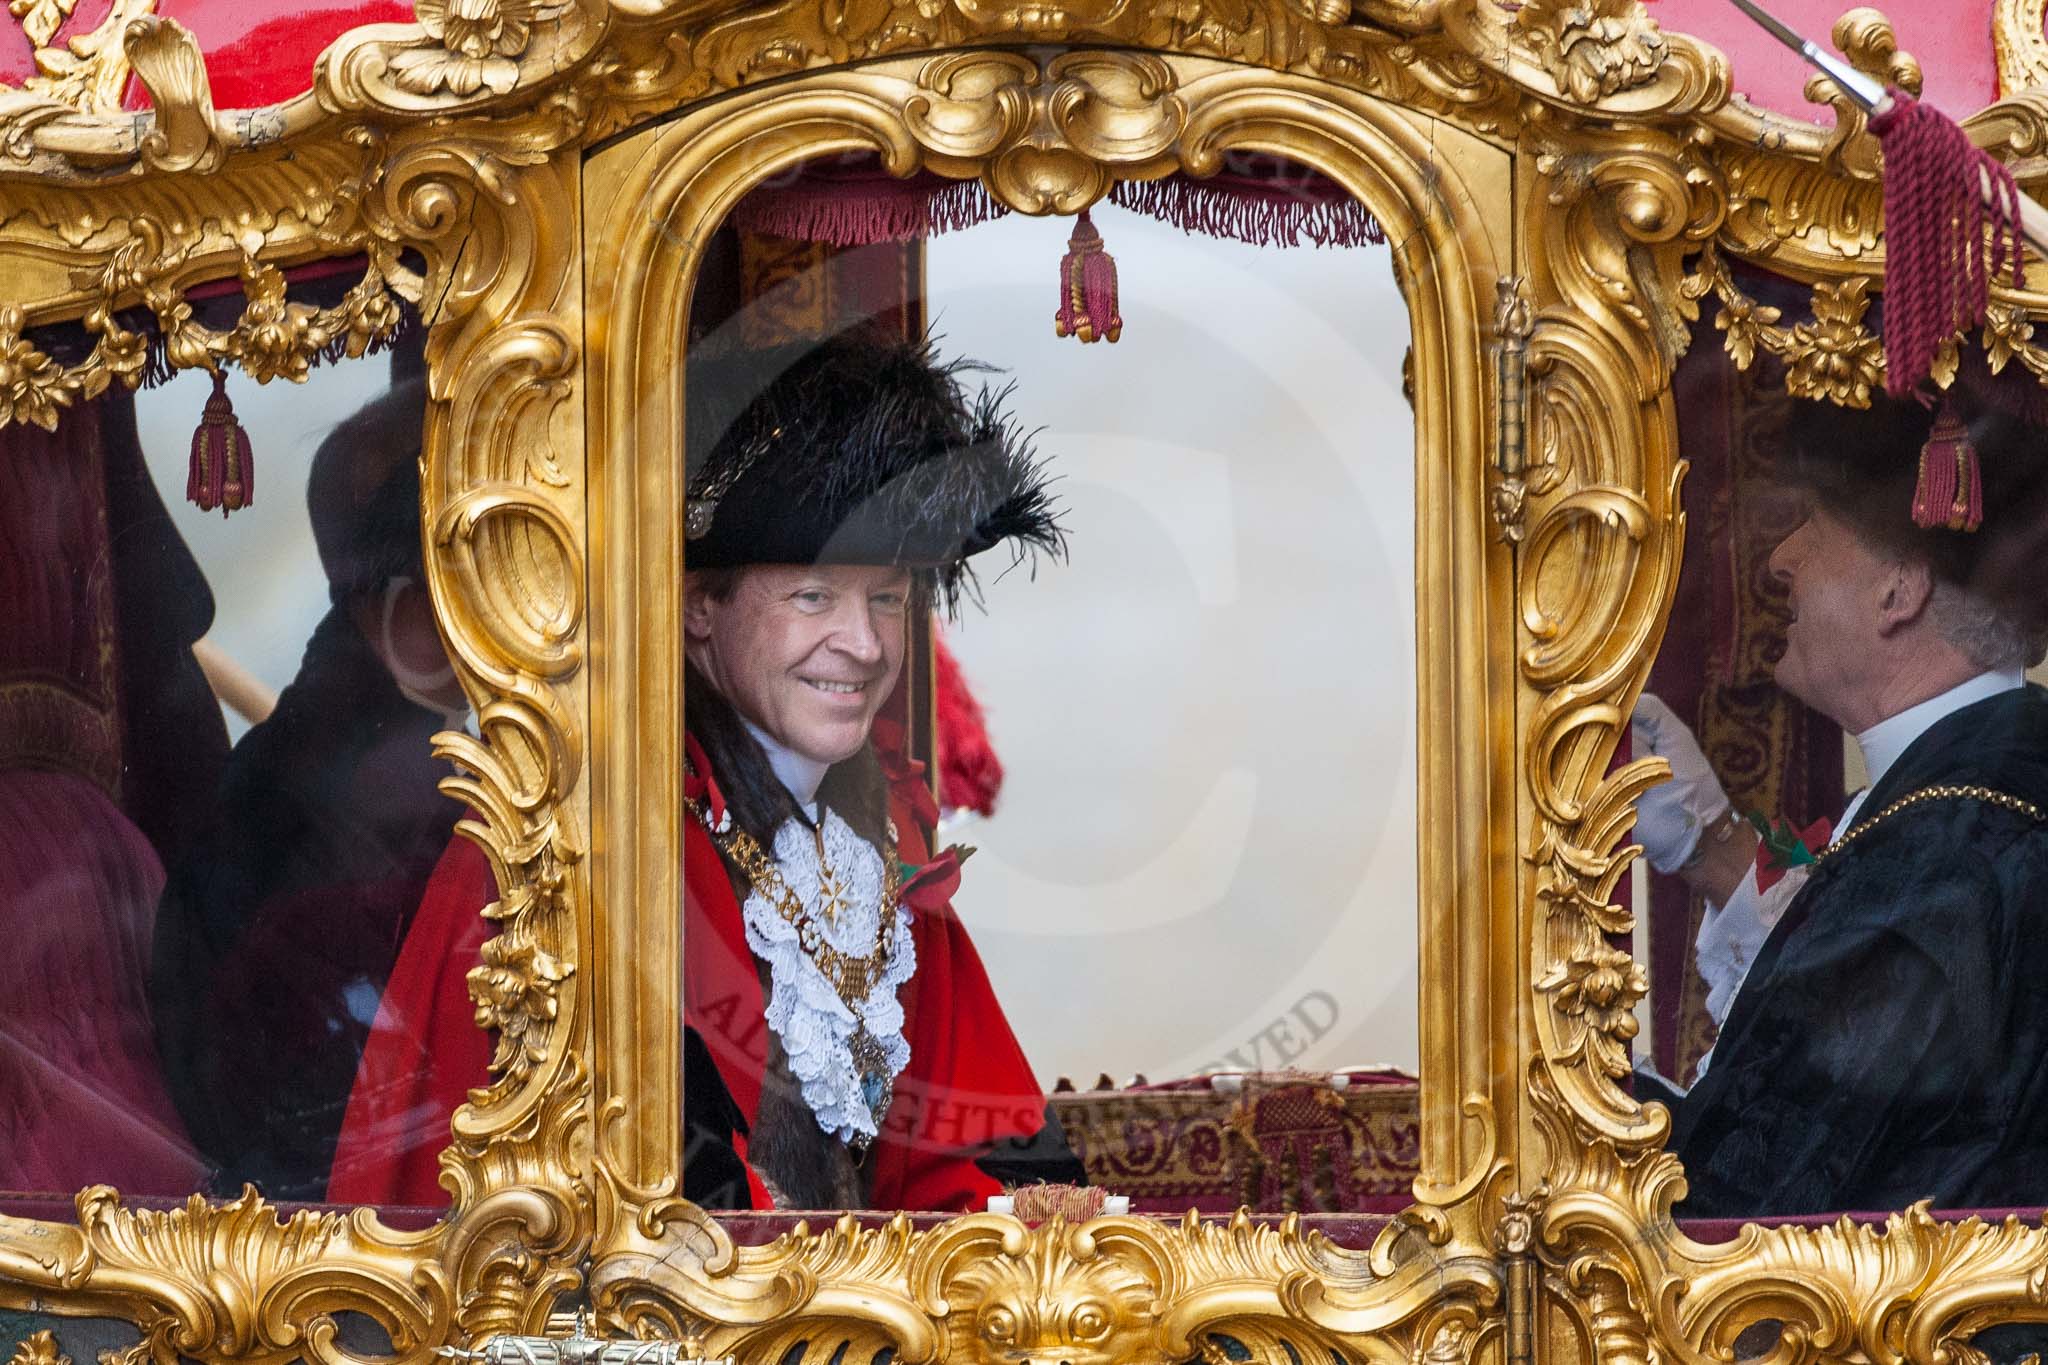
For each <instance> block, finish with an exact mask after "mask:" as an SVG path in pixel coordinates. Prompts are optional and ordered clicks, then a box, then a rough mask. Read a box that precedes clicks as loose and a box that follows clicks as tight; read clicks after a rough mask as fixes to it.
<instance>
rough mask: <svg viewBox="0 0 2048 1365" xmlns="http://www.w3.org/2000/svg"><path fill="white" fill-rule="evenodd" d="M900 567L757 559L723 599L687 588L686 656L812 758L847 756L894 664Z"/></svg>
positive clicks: (904, 575) (757, 720)
mask: <svg viewBox="0 0 2048 1365" xmlns="http://www.w3.org/2000/svg"><path fill="white" fill-rule="evenodd" d="M909 605H910V571H909V570H908V569H899V568H891V567H887V566H876V565H859V564H820V565H814V566H809V567H805V566H800V565H786V564H762V565H754V566H751V567H749V568H745V569H741V570H740V571H739V574H738V577H737V580H736V581H735V583H734V585H733V591H732V593H731V595H730V596H728V597H727V598H725V599H724V600H723V601H721V600H719V599H717V598H716V597H714V596H712V595H711V594H710V593H709V592H708V591H703V590H700V589H697V588H692V589H691V590H690V591H689V592H688V593H687V595H686V599H685V606H684V619H683V626H684V633H685V634H686V636H687V637H688V640H689V649H690V660H691V662H692V663H694V664H695V665H696V666H697V668H698V669H699V670H700V671H701V672H702V673H703V674H704V675H705V677H706V678H707V679H709V680H710V682H711V684H712V685H713V686H714V687H716V688H717V689H718V690H719V692H720V693H721V694H722V695H723V696H724V697H725V699H726V700H727V701H728V702H730V703H732V705H733V707H734V709H736V710H737V711H738V712H739V713H740V715H742V716H744V717H745V718H746V719H748V720H750V721H752V722H753V723H754V724H756V725H758V726H760V727H761V728H762V729H763V730H765V731H767V732H768V734H769V735H770V736H772V737H773V738H774V739H775V741H776V742H777V743H779V744H781V745H783V746H784V747H785V748H788V749H791V750H793V751H794V752H796V753H799V754H801V755H803V756H804V757H805V758H808V759H810V760H812V761H813V762H817V763H837V762H839V761H840V760H842V759H846V758H851V757H852V756H853V755H854V754H855V753H858V752H859V751H860V747H861V745H862V744H864V743H866V742H867V737H868V729H869V727H870V726H872V725H873V724H874V719H875V713H876V712H877V711H879V710H881V707H882V702H883V700H884V699H885V698H886V697H887V696H888V695H889V691H890V689H891V688H892V687H894V686H895V684H896V675H897V673H898V672H899V671H900V670H901V669H902V667H903V649H904V633H905V630H906V628H907V626H908V618H909Z"/></svg>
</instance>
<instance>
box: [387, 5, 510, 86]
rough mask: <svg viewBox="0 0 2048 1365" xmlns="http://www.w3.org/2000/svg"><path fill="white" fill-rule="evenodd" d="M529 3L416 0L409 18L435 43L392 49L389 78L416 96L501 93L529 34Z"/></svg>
mask: <svg viewBox="0 0 2048 1365" xmlns="http://www.w3.org/2000/svg"><path fill="white" fill-rule="evenodd" d="M535 8H536V5H535V0H418V3H417V4H415V5H414V6H413V17H414V18H415V19H417V20H418V21H419V25H420V27H421V28H423V29H425V30H426V31H427V36H428V37H430V38H432V39H433V40H434V41H435V42H437V43H439V44H440V47H439V49H438V50H437V49H433V48H409V49H406V50H404V51H401V52H398V53H397V54H395V55H394V56H393V57H392V59H391V70H392V73H393V77H394V79H395V80H396V81H397V82H398V85H399V88H400V89H403V90H410V91H412V92H413V93H414V94H419V95H432V94H436V93H438V92H440V91H442V90H451V91H453V92H454V93H456V94H458V95H473V94H475V93H476V92H477V91H478V90H482V89H489V90H492V91H494V92H496V93H498V94H503V93H505V92H506V91H507V90H510V89H511V88H512V87H513V86H514V85H516V84H518V82H519V63H518V62H516V61H514V60H513V58H515V57H517V56H518V55H519V54H520V53H522V52H524V51H525V50H526V44H527V41H528V40H529V39H530V38H531V37H532V34H533V21H534V10H535Z"/></svg>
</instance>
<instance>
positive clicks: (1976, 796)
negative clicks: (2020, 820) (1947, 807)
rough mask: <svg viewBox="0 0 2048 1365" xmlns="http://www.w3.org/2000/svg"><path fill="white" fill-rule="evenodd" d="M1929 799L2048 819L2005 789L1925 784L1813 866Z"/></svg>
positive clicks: (1843, 839)
mask: <svg viewBox="0 0 2048 1365" xmlns="http://www.w3.org/2000/svg"><path fill="white" fill-rule="evenodd" d="M1928 801H1982V802H1984V803H1985V804H1987V805H1992V806H1999V807H2002V808H2004V809H2006V810H2009V811H2013V812H2015V813H2017V814H2020V815H2024V816H2026V817H2027V818H2028V819H2029V820H2032V821H2033V822H2034V823H2035V824H2037V825H2038V824H2041V823H2044V822H2048V814H2043V813H2042V811H2041V808H2040V807H2039V806H2036V805H2035V804H2034V803H2033V802H2031V801H2022V800H2020V798H2019V797H2017V796H2009V795H2007V794H2006V793H2005V792H2001V791H1993V790H1992V789H1991V788H1989V787H1922V788H1921V789H1920V790H1919V791H1916V792H1908V793H1906V794H1905V795H1904V796H1902V797H1900V798H1899V799H1898V800H1896V801H1894V802H1892V803H1891V804H1890V805H1889V806H1886V807H1885V808H1884V809H1883V810H1881V811H1879V812H1878V813H1877V814H1876V815H1874V816H1872V817H1871V818H1870V819H1869V820H1867V821H1865V822H1864V823H1863V824H1860V825H1858V826H1856V828H1854V829H1852V830H1850V831H1849V832H1848V833H1847V834H1844V835H1843V836H1842V837H1841V838H1839V839H1837V840H1835V841H1834V842H1833V843H1831V844H1829V845H1828V846H1827V847H1826V848H1824V849H1822V850H1821V851H1820V852H1819V853H1816V854H1814V855H1813V865H1814V866H1815V867H1819V866H1820V865H1821V864H1822V863H1824V862H1826V861H1827V860H1828V859H1829V858H1831V857H1833V856H1834V855H1835V854H1837V853H1839V852H1841V851H1842V850H1843V849H1845V848H1847V847H1848V846H1849V845H1850V844H1853V843H1855V842H1856V841H1857V840H1858V839H1860V838H1862V837H1863V836H1864V835H1866V834H1868V833H1869V832H1870V831H1871V830H1874V829H1876V828H1877V827H1878V826H1879V825H1881V824H1883V823H1884V822H1885V821H1887V820H1889V819H1891V818H1892V817H1893V816H1894V815H1897V814H1898V813H1899V812H1900V811H1903V810H1907V809H1909V808H1911V807H1913V806H1918V805H1921V804H1923V803H1924V802H1928Z"/></svg>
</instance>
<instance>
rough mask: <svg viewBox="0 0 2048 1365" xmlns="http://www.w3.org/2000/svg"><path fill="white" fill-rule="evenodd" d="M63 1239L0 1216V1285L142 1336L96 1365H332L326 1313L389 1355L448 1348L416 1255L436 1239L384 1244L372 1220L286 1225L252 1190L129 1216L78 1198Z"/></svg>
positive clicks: (405, 1236) (323, 1217)
mask: <svg viewBox="0 0 2048 1365" xmlns="http://www.w3.org/2000/svg"><path fill="white" fill-rule="evenodd" d="M77 1209H78V1224H77V1226H76V1227H75V1228H59V1229H54V1230H52V1229H49V1227H48V1225H46V1224H37V1223H26V1222H23V1221H21V1220H19V1219H13V1218H5V1217H0V1275H4V1276H5V1277H6V1278H7V1279H8V1280H10V1281H14V1282H15V1283H17V1284H25V1285H28V1286H40V1287H41V1290H42V1292H43V1293H45V1294H57V1293H62V1292H66V1291H70V1292H72V1293H77V1294H81V1295H82V1296H83V1300H84V1302H86V1303H88V1304H93V1305H96V1306H97V1307H99V1308H100V1310H101V1311H107V1310H110V1309H111V1310H114V1311H118V1312H119V1313H120V1314H121V1315H122V1316H124V1317H126V1318H128V1319H129V1320H130V1321H132V1322H134V1323H135V1324H136V1325H137V1326H138V1327H140V1328H141V1329H142V1338H141V1340H140V1341H138V1342H136V1343H135V1344H134V1345H133V1346H130V1347H127V1348H125V1349H123V1350H120V1351H118V1352H110V1353H108V1354H107V1355H103V1356H102V1357H101V1359H102V1362H103V1365H178V1362H180V1361H182V1360H185V1359H190V1358H194V1357H207V1358H222V1357H232V1358H236V1359H243V1360H272V1361H280V1362H281V1361H286V1360H291V1359H294V1358H298V1357H304V1358H307V1359H309V1360H322V1361H329V1362H339V1361H340V1360H343V1359H346V1358H347V1356H346V1354H345V1353H343V1352H341V1351H339V1349H338V1346H337V1343H336V1342H335V1339H334V1337H335V1331H336V1325H335V1321H334V1313H335V1312H336V1311H337V1310H338V1309H340V1308H341V1307H343V1306H344V1305H345V1306H346V1307H347V1308H348V1309H350V1310H352V1311H355V1312H359V1313H363V1314H366V1315H368V1316H369V1317H370V1318H372V1319H373V1320H374V1321H376V1323H377V1324H378V1326H379V1327H381V1328H382V1329H383V1330H384V1331H385V1332H386V1333H388V1334H389V1336H390V1339H391V1343H392V1346H393V1348H394V1350H395V1351H396V1352H397V1353H398V1354H399V1355H405V1354H409V1353H411V1352H414V1351H417V1350H419V1349H421V1348H422V1347H425V1346H431V1345H433V1344H436V1343H438V1342H440V1341H443V1340H445V1339H446V1338H447V1336H448V1334H449V1332H450V1330H451V1327H452V1321H451V1319H452V1316H453V1308H454V1303H453V1298H452V1295H451V1294H450V1292H449V1285H448V1283H447V1282H446V1280H445V1278H444V1277H443V1276H442V1275H441V1274H440V1272H439V1271H438V1269H437V1268H436V1267H435V1266H434V1265H433V1264H432V1263H431V1262H427V1261H423V1259H422V1257H421V1255H420V1252H421V1249H422V1248H423V1247H425V1246H427V1245H429V1244H431V1242H432V1241H433V1240H434V1238H435V1237H436V1236H437V1235H438V1232H437V1230H429V1231H426V1232H410V1233H408V1232H393V1231H390V1230H389V1229H385V1228H383V1227H381V1226H380V1225H378V1223H377V1222H376V1220H375V1219H374V1218H370V1217H367V1216H363V1215H354V1214H341V1213H315V1212H310V1211H306V1212H300V1213H295V1214H293V1215H291V1216H290V1217H289V1218H282V1217H280V1216H279V1214H278V1212H277V1210H275V1209H273V1208H272V1207H271V1206H270V1205H268V1204H266V1203H264V1202H263V1200H262V1199H261V1198H259V1197H258V1196H257V1194H256V1192H255V1191H254V1190H245V1191H243V1193H242V1196H241V1197H240V1198H239V1199H235V1200H232V1201H230V1202H228V1203H224V1204H209V1203H208V1202H207V1201H206V1200H205V1199H203V1198H201V1197H199V1196H196V1195H195V1196H194V1197H193V1198H192V1199H191V1200H190V1201H189V1202H187V1203H186V1204H185V1205H183V1206H182V1207H180V1208H174V1209H169V1210H164V1211H157V1210H152V1209H131V1208H128V1207H126V1206H125V1205H123V1204H122V1203H121V1200H120V1197H119V1196H118V1195H117V1194H115V1192H114V1191H113V1190H110V1189H108V1188H107V1187H105V1186H103V1185H98V1186H94V1187H92V1188H91V1189H88V1190H85V1191H83V1192H82V1193H81V1194H80V1195H79V1196H78V1201H77Z"/></svg>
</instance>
